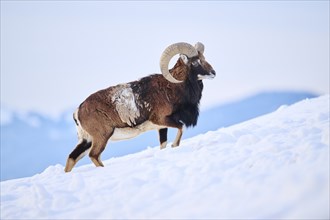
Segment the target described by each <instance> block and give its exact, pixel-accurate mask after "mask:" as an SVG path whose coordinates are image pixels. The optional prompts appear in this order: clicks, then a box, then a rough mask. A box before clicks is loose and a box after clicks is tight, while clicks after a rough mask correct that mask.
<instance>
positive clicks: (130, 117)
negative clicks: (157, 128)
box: [111, 84, 140, 126]
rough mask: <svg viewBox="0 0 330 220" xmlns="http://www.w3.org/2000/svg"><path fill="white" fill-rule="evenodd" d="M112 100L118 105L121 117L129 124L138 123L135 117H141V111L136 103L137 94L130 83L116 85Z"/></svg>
mask: <svg viewBox="0 0 330 220" xmlns="http://www.w3.org/2000/svg"><path fill="white" fill-rule="evenodd" d="M114 89H115V91H114V93H113V96H112V98H111V101H112V102H113V103H114V105H115V106H116V111H117V112H118V115H119V117H120V119H121V120H122V121H123V122H125V123H127V124H128V125H129V126H134V125H135V124H136V122H135V119H136V118H138V117H140V111H139V109H138V108H137V106H136V103H135V96H134V93H133V90H132V88H131V87H130V84H121V85H118V86H116V87H115V88H114Z"/></svg>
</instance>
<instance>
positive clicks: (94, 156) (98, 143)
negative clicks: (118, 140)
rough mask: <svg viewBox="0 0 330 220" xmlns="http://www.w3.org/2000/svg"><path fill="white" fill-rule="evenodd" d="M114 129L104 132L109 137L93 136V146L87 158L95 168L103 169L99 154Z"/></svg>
mask: <svg viewBox="0 0 330 220" xmlns="http://www.w3.org/2000/svg"><path fill="white" fill-rule="evenodd" d="M113 131H114V129H111V131H109V132H106V133H109V135H104V134H103V135H97V136H93V144H92V148H91V151H90V152H89V157H90V159H91V160H92V162H93V163H94V164H95V166H97V167H104V165H103V163H102V161H101V158H100V157H101V153H102V152H103V151H104V149H105V147H106V145H107V142H108V140H109V138H110V137H111V135H112V134H113Z"/></svg>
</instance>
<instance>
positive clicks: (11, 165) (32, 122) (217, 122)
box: [0, 91, 315, 181]
mask: <svg viewBox="0 0 330 220" xmlns="http://www.w3.org/2000/svg"><path fill="white" fill-rule="evenodd" d="M312 97H315V95H314V94H311V93H308V92H302V91H300V92H292V91H288V92H285V91H282V92H267V93H259V94H256V95H254V96H250V97H246V98H244V99H242V100H238V101H235V102H231V103H226V104H224V105H220V106H217V107H214V108H212V109H209V110H205V111H202V112H201V114H200V117H199V119H198V124H197V126H196V127H194V128H192V129H187V131H186V132H185V133H184V135H183V139H186V138H189V137H193V136H195V135H197V134H202V133H205V132H207V131H211V130H215V129H217V128H220V127H228V126H230V125H233V124H237V123H239V122H243V121H246V120H248V119H251V118H254V117H257V116H260V115H263V114H267V113H270V112H273V111H274V110H276V109H277V108H278V107H280V106H281V105H283V104H287V105H288V104H293V103H295V102H297V101H300V100H303V99H305V98H312ZM202 107H203V105H202ZM74 111H75V107H73V108H72V109H70V110H68V111H67V112H64V113H63V114H61V115H59V116H58V118H56V119H52V118H49V117H47V116H45V115H40V114H38V113H36V112H27V113H18V112H15V111H13V110H10V109H7V108H5V107H4V106H2V105H1V117H0V125H1V127H0V133H1V138H0V145H1V154H0V156H1V175H0V179H1V181H3V180H8V179H16V178H22V177H28V176H32V175H35V174H37V173H40V172H42V171H43V170H44V169H46V168H47V167H48V166H49V165H51V164H62V165H64V164H65V162H66V158H67V156H68V154H69V153H70V152H71V151H72V149H73V148H74V146H76V144H77V135H76V133H77V132H76V128H75V123H74V121H73V119H72V112H74ZM210 121H212V123H210ZM175 135H176V129H170V130H169V140H173V139H174V138H175ZM157 145H158V134H157V132H156V131H152V132H146V133H144V134H142V135H140V136H138V137H136V138H134V139H131V140H126V141H118V142H113V141H110V142H109V143H108V146H107V149H106V150H105V151H104V152H103V154H102V157H103V158H105V159H109V158H111V157H118V156H124V155H127V154H131V153H136V152H139V151H142V150H145V149H146V148H147V146H157ZM27 146H29V147H27ZM36 152H37V153H36ZM89 163H90V160H89V159H83V160H81V161H79V164H89ZM25 164H29V165H28V166H25ZM22 166H25V169H20V168H21V167H22Z"/></svg>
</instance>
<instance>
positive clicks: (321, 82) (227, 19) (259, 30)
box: [1, 1, 329, 115]
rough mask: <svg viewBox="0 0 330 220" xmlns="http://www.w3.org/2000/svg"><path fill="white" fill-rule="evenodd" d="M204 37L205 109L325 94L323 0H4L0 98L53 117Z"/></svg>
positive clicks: (154, 69)
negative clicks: (273, 93)
mask: <svg viewBox="0 0 330 220" xmlns="http://www.w3.org/2000/svg"><path fill="white" fill-rule="evenodd" d="M180 41H185V42H188V43H191V44H194V43H196V42H197V41H200V42H203V43H204V44H205V56H206V59H207V60H208V61H209V62H210V63H211V64H212V65H213V67H214V69H215V70H216V72H217V77H216V79H214V80H212V81H205V83H204V84H205V87H204V88H205V90H204V93H203V98H202V109H203V108H204V109H205V108H209V107H212V106H214V105H216V104H220V103H223V102H228V101H230V100H232V99H239V98H241V97H245V96H248V95H250V94H253V93H256V92H261V91H270V90H304V91H311V92H317V93H320V94H323V93H329V1H290V2H287V1H247V2H243V1H233V2H231V1H210V2H207V1H200V2H198V1H191V2H189V1H180V2H176V1H170V2H151V1H144V2H132V1H127V2H119V1H118V2H117V1H96V2H95V1H70V2H66V1H14V2H12V1H1V103H2V105H3V106H7V107H8V108H11V109H16V110H20V111H26V110H35V111H39V112H42V113H46V114H50V115H56V114H59V113H60V112H62V111H64V110H67V109H70V108H72V107H75V106H78V105H79V104H80V103H81V102H82V101H83V100H84V99H85V98H86V97H87V96H88V95H89V94H90V93H92V92H95V91H97V90H99V89H102V88H105V87H108V86H110V85H115V84H118V83H123V82H128V81H132V80H136V79H138V78H141V77H143V76H146V75H149V74H152V73H156V72H159V58H160V55H161V53H162V52H163V50H164V49H165V48H166V47H167V46H168V45H169V44H172V43H175V42H180Z"/></svg>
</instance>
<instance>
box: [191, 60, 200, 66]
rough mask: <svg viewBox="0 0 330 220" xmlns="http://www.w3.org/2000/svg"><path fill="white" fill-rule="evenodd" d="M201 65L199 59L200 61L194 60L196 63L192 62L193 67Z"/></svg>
mask: <svg viewBox="0 0 330 220" xmlns="http://www.w3.org/2000/svg"><path fill="white" fill-rule="evenodd" d="M199 64H200V61H199V59H198V60H194V61H193V62H192V65H193V66H194V67H196V66H198V65H199Z"/></svg>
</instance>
